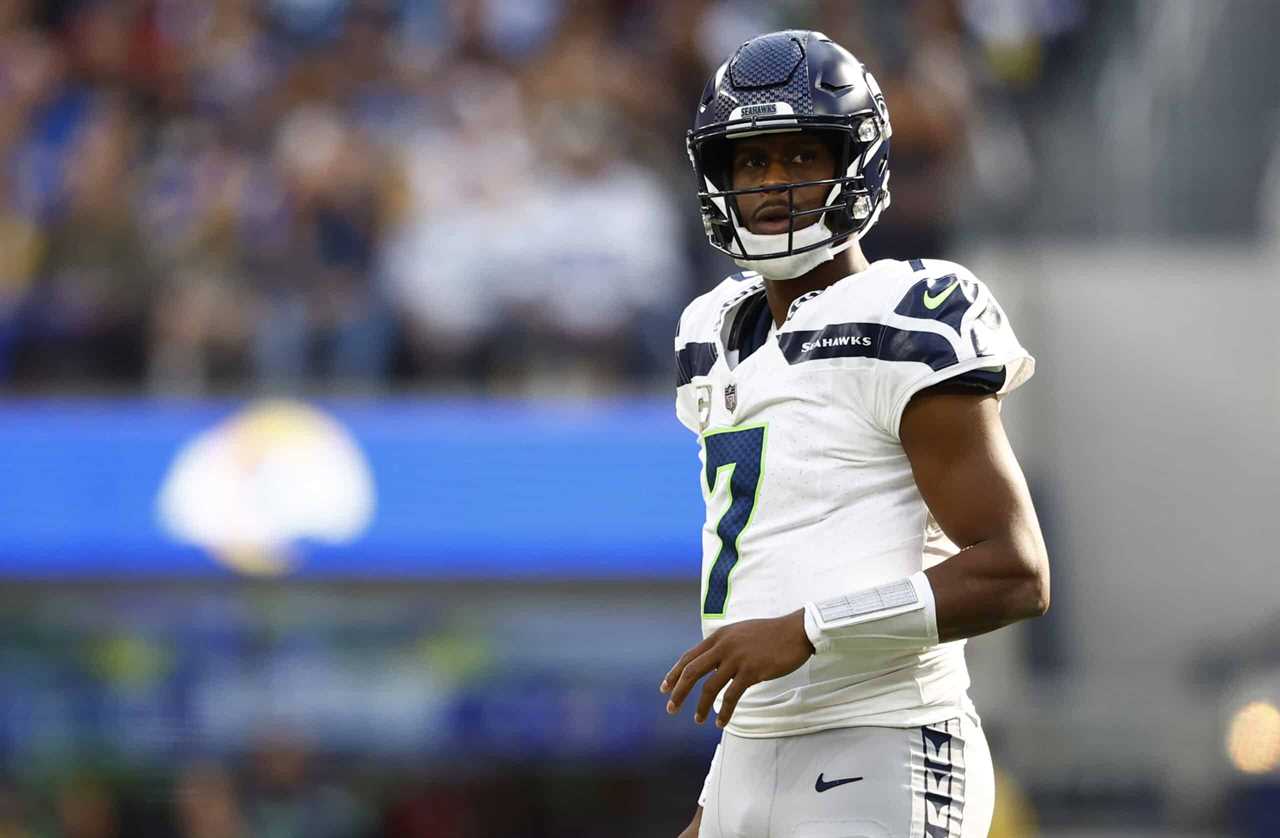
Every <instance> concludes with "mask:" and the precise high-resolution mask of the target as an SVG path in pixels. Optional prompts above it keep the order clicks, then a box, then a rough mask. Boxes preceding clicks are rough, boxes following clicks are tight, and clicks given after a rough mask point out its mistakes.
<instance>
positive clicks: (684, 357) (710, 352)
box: [676, 343, 720, 387]
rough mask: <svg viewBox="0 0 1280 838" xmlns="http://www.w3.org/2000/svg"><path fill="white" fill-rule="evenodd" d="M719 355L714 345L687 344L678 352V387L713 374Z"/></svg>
mask: <svg viewBox="0 0 1280 838" xmlns="http://www.w3.org/2000/svg"><path fill="white" fill-rule="evenodd" d="M719 354H720V353H719V352H718V351H717V350H716V345H715V344H714V343H686V344H685V345H684V346H683V347H682V348H681V349H680V350H678V351H677V352H676V387H683V386H684V385H686V384H688V383H689V382H690V381H692V380H693V379H694V376H698V375H706V374H707V373H709V372H711V367H712V366H714V365H715V362H716V358H717V357H719Z"/></svg>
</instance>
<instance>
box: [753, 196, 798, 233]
mask: <svg viewBox="0 0 1280 838" xmlns="http://www.w3.org/2000/svg"><path fill="white" fill-rule="evenodd" d="M751 226H752V232H753V233H759V234H761V235H766V236H771V235H776V234H778V233H785V232H787V230H789V229H791V208H790V207H789V206H788V205H787V204H786V203H767V204H763V205H761V206H760V208H759V209H757V210H756V211H755V212H754V213H752V215H751Z"/></svg>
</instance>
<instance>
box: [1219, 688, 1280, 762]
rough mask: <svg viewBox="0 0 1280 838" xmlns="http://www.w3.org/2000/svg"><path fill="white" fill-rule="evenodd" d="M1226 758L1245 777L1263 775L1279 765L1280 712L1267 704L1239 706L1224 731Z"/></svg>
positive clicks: (1255, 703)
mask: <svg viewBox="0 0 1280 838" xmlns="http://www.w3.org/2000/svg"><path fill="white" fill-rule="evenodd" d="M1227 756H1229V757H1231V764H1232V765H1234V766H1235V767H1236V768H1238V769H1239V770H1240V771H1243V772H1244V773H1245V774H1266V773H1267V772H1268V771H1273V770H1275V768H1276V767H1277V766H1280V710H1278V709H1276V706H1275V705H1274V704H1271V703H1269V702H1266V701H1254V702H1250V703H1249V704H1246V705H1245V706H1243V707H1241V708H1240V709H1239V710H1238V711H1237V712H1236V714H1235V715H1234V716H1232V717H1231V724H1230V726H1229V727H1228V728H1227Z"/></svg>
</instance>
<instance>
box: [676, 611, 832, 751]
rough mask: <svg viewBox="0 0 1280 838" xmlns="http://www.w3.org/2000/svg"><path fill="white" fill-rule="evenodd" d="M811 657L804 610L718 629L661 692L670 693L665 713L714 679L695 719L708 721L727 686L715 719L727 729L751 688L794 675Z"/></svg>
mask: <svg viewBox="0 0 1280 838" xmlns="http://www.w3.org/2000/svg"><path fill="white" fill-rule="evenodd" d="M812 654H813V644H811V643H810V642H809V636H808V635H807V634H805V630H804V609H803V608H801V609H799V610H798V611H794V612H792V613H790V614H788V615H786V616H785V617H775V618H773V619H769V620H743V621H742V622H740V623H734V624H733V625H731V626H725V627H724V628H722V629H718V630H717V631H716V632H715V633H714V634H712V635H711V636H710V637H708V638H706V639H705V640H703V641H702V642H701V643H699V644H698V645H697V646H694V647H693V648H692V649H690V650H689V651H687V652H685V653H684V654H683V655H681V656H680V660H678V661H676V665H675V666H673V667H671V671H670V672H668V673H667V677H666V678H664V679H662V686H661V687H659V688H658V689H660V690H661V691H662V692H664V693H666V692H669V693H671V698H670V700H669V701H668V702H667V712H668V713H677V712H679V711H680V705H682V704H684V700H685V699H686V698H687V697H688V696H689V692H690V691H691V690H692V689H693V686H694V684H696V683H697V682H698V679H699V678H701V677H702V676H704V675H707V674H711V677H710V678H708V679H707V681H706V683H704V684H703V685H702V693H701V695H700V696H699V697H698V706H697V709H695V710H694V713H693V720H694V721H695V722H697V723H698V724H702V723H703V721H705V720H706V718H707V715H708V714H709V713H710V712H711V704H712V702H714V701H715V698H716V696H717V695H718V694H719V693H720V690H722V689H724V687H725V685H726V684H728V686H729V688H728V689H727V690H725V693H724V700H723V701H722V702H721V703H720V715H719V716H717V717H716V726H717V727H724V726H725V725H727V724H728V723H729V718H730V717H731V716H732V715H733V710H734V708H735V707H737V706H738V699H740V698H742V694H743V693H744V692H746V690H747V687H749V686H751V685H752V684H758V683H760V682H761V681H768V680H771V679H773V678H781V677H782V676H783V675H788V674H790V673H792V672H795V671H796V670H797V669H799V668H800V665H801V664H802V663H804V662H805V661H807V660H808V659H809V656H810V655H812Z"/></svg>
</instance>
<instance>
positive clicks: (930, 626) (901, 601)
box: [804, 571, 938, 654]
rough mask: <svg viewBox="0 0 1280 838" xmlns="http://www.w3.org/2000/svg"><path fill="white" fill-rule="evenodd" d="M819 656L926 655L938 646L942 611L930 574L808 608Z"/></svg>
mask: <svg viewBox="0 0 1280 838" xmlns="http://www.w3.org/2000/svg"><path fill="white" fill-rule="evenodd" d="M804 631H805V634H807V635H808V636H809V642H810V643H812V644H813V648H814V651H815V652H816V653H817V654H821V653H823V652H825V651H831V650H833V649H834V650H842V649H846V648H849V649H853V648H878V649H895V648H897V649H902V650H903V651H908V650H911V649H924V648H928V647H929V646H936V645H937V644H938V611H937V606H936V605H935V603H934V601H933V587H932V586H931V585H930V584H929V577H927V576H925V575H924V571H920V572H919V573H916V574H913V575H911V576H908V577H907V578H906V579H900V580H898V581H897V582H890V583H889V584H887V585H879V586H877V587H874V588H867V589H866V590H862V591H857V592H856V593H851V594H845V595H843V596H838V597H834V598H832V599H825V600H822V601H821V602H806V603H805V604H804Z"/></svg>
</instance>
